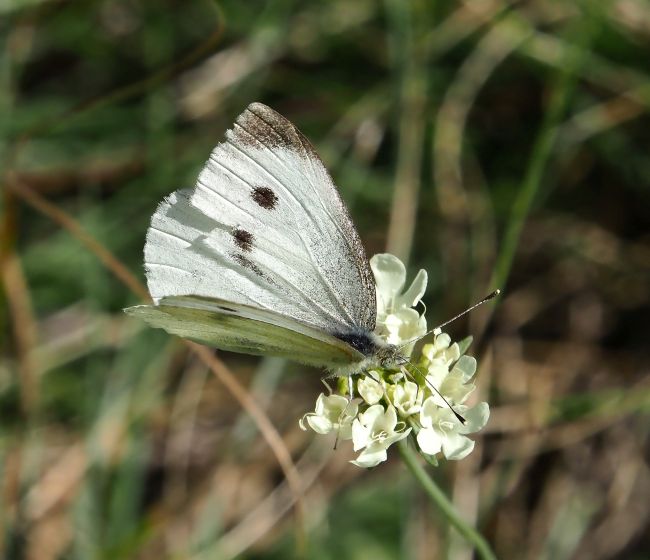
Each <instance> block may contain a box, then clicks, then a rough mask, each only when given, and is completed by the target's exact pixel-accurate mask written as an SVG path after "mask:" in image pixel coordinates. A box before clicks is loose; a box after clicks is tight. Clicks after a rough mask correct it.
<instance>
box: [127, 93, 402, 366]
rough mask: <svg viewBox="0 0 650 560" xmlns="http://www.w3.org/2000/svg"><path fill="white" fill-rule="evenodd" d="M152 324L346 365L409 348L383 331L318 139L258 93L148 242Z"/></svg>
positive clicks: (174, 198)
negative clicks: (385, 337) (317, 147)
mask: <svg viewBox="0 0 650 560" xmlns="http://www.w3.org/2000/svg"><path fill="white" fill-rule="evenodd" d="M144 256H145V269H146V274H147V283H148V286H149V292H150V293H151V296H152V298H153V300H154V305H139V306H135V307H130V308H128V309H126V312H127V313H129V314H130V315H134V316H137V317H140V318H141V319H144V320H145V321H146V322H148V323H149V324H150V325H152V326H154V327H159V328H163V329H165V330H166V331H167V332H169V333H173V334H176V335H179V336H182V337H185V338H189V339H192V340H195V341H197V342H201V343H204V344H208V345H211V346H215V347H217V348H221V349H224V350H232V351H235V352H244V353H247V354H264V355H269V356H281V357H286V358H290V359H293V360H295V361H298V362H302V363H306V364H311V365H316V366H324V367H326V368H328V369H330V370H332V371H333V372H336V373H338V374H340V375H343V374H349V373H351V372H355V371H361V370H362V369H364V368H366V367H369V366H372V365H384V366H385V365H389V364H393V363H396V362H399V361H402V360H403V356H402V355H401V353H400V351H399V348H398V347H396V346H394V345H390V344H388V343H386V342H385V341H384V340H383V339H382V338H380V337H379V336H378V335H377V334H375V333H374V330H375V326H376V320H377V302H376V294H375V283H374V279H373V275H372V272H371V270H370V266H369V263H368V259H367V257H366V254H365V252H364V249H363V246H362V244H361V241H360V239H359V235H358V234H357V232H356V230H355V228H354V225H353V224H352V222H351V220H350V216H349V214H348V212H347V209H346V207H345V205H344V203H343V201H342V200H341V198H340V196H339V194H338V192H337V190H336V187H335V186H334V183H333V182H332V179H331V178H330V176H329V174H328V172H327V170H326V169H325V166H324V165H323V162H322V161H321V160H320V158H319V157H318V155H317V154H316V152H315V151H314V148H313V147H312V145H311V144H310V143H309V141H308V140H307V139H306V138H305V137H304V136H303V135H302V134H301V133H300V131H299V130H298V129H297V128H296V127H295V126H294V125H293V124H291V123H290V122H289V121H288V120H286V119H285V118H284V117H282V116H281V115H279V114H278V113H276V112H275V111H273V110H272V109H270V108H269V107H267V106H265V105H262V104H261V103H253V104H251V105H249V107H248V108H247V109H246V110H245V111H244V112H243V113H242V114H241V115H239V117H238V118H237V120H236V121H235V124H234V126H233V128H232V129H231V130H229V131H228V132H227V133H226V141H225V142H223V143H222V144H219V145H218V146H217V147H216V148H215V149H214V151H213V152H212V154H211V156H210V159H209V160H208V162H207V164H206V165H205V167H204V168H203V170H202V171H201V173H200V175H199V178H198V181H197V184H196V186H195V187H194V189H193V190H180V191H176V192H174V193H172V194H171V195H170V196H169V197H167V198H166V199H165V200H164V201H163V202H162V203H161V204H160V205H159V206H158V209H157V210H156V212H155V213H154V215H153V217H152V219H151V226H150V227H149V231H148V232H147V240H146V244H145V248H144Z"/></svg>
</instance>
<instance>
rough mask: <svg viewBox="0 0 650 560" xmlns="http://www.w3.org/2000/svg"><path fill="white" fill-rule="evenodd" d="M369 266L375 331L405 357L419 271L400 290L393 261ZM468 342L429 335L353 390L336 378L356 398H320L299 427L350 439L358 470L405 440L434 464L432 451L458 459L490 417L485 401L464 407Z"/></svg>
mask: <svg viewBox="0 0 650 560" xmlns="http://www.w3.org/2000/svg"><path fill="white" fill-rule="evenodd" d="M370 266H371V268H372V271H373V274H374V276H375V281H376V284H377V329H376V332H377V334H378V335H379V336H381V337H382V338H383V339H384V340H386V341H387V342H388V343H390V344H395V345H398V346H399V345H403V344H406V346H405V347H404V348H403V349H402V350H403V351H404V354H405V355H410V354H411V352H412V349H413V342H412V341H413V340H414V339H417V338H419V337H421V336H423V335H424V334H425V333H426V332H427V324H426V320H425V318H424V314H420V313H418V311H417V310H416V309H415V307H416V306H417V305H418V304H419V303H420V300H421V298H422V296H423V295H424V291H425V289H426V284H427V274H426V271H424V270H420V272H419V273H418V274H417V276H416V277H415V280H414V281H413V282H412V284H411V285H410V287H409V288H408V289H406V290H404V286H405V282H406V269H405V267H404V265H403V264H402V262H401V261H400V260H399V259H397V258H396V257H394V256H393V255H389V254H382V255H375V256H374V257H373V258H372V259H371V260H370ZM470 342H471V338H468V339H465V340H464V341H462V342H461V343H456V342H454V343H452V341H451V339H450V337H449V335H447V334H445V333H443V332H439V331H436V332H434V340H433V342H432V343H430V344H425V345H424V347H423V348H422V352H421V355H420V356H419V357H418V358H416V359H413V358H411V361H410V362H409V363H408V364H406V365H399V366H395V367H394V368H373V369H370V370H368V371H364V372H360V374H359V375H355V376H354V378H355V381H353V383H354V386H353V387H348V386H347V383H348V381H347V379H340V381H339V389H340V390H341V392H342V393H343V394H347V395H350V394H353V395H358V397H357V398H354V399H350V398H349V397H346V396H342V395H338V394H331V395H329V396H327V395H325V394H321V395H320V396H319V397H318V400H317V401H316V408H315V410H314V412H310V413H308V414H305V415H304V416H303V418H302V419H301V421H300V427H301V428H302V429H303V430H306V429H307V428H308V427H309V428H311V429H312V430H314V431H315V432H317V433H319V434H328V433H330V432H334V433H335V434H336V436H337V438H338V439H340V440H352V444H353V446H354V450H355V451H357V452H359V455H358V456H357V458H356V460H354V461H352V463H353V464H355V465H357V466H359V467H374V466H376V465H378V464H379V463H381V462H382V461H385V460H386V458H387V449H388V447H389V446H390V445H392V444H393V443H395V442H397V441H400V440H402V439H404V438H406V437H408V436H409V435H412V436H414V437H415V440H416V441H417V445H418V447H419V448H420V450H421V452H422V453H424V454H425V455H428V456H431V457H433V458H434V460H435V457H436V456H437V455H439V454H440V453H442V455H443V456H444V457H445V458H446V459H452V460H457V459H462V458H464V457H466V456H467V455H468V454H469V453H470V452H471V451H472V449H473V448H474V442H473V441H472V440H471V439H469V438H468V437H467V434H471V433H474V432H477V431H478V430H480V429H481V428H483V426H485V424H486V423H487V420H488V417H489V413H490V411H489V407H488V404H487V403H485V402H482V403H479V404H477V405H476V406H474V407H472V408H469V407H468V406H466V404H465V402H466V401H467V398H468V397H469V395H470V393H471V392H472V391H473V390H474V388H475V386H474V385H473V383H472V378H473V377H474V373H475V372H476V360H475V359H474V358H472V357H470V356H466V355H464V352H465V350H466V349H467V347H468V346H469V344H470ZM458 415H460V416H461V417H462V418H463V420H464V422H462V421H461V420H460V419H459V418H458Z"/></svg>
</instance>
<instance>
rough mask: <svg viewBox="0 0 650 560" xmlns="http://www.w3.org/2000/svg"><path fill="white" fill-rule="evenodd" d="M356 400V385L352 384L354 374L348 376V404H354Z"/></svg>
mask: <svg viewBox="0 0 650 560" xmlns="http://www.w3.org/2000/svg"><path fill="white" fill-rule="evenodd" d="M353 398H354V385H353V382H352V374H351V373H350V374H348V403H351V402H352V399H353Z"/></svg>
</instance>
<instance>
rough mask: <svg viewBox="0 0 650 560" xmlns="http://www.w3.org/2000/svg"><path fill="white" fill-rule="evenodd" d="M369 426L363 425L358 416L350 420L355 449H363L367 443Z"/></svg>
mask: <svg viewBox="0 0 650 560" xmlns="http://www.w3.org/2000/svg"><path fill="white" fill-rule="evenodd" d="M369 436H370V428H368V427H366V426H364V425H363V424H362V423H361V422H360V421H359V419H358V418H355V419H354V422H352V445H353V447H354V450H355V451H359V449H363V448H364V447H365V446H366V445H368V443H369Z"/></svg>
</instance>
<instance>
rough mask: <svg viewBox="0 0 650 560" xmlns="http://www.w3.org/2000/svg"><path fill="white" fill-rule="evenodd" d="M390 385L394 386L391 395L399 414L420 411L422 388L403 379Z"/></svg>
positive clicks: (405, 414) (408, 414) (403, 414)
mask: <svg viewBox="0 0 650 560" xmlns="http://www.w3.org/2000/svg"><path fill="white" fill-rule="evenodd" d="M392 387H394V388H393V390H392V395H391V396H392V400H393V404H394V405H395V408H396V409H397V410H398V411H399V413H400V415H401V416H404V417H406V416H410V415H411V414H417V413H418V412H420V408H421V407H422V399H423V398H424V390H423V389H421V388H420V387H418V385H417V383H413V382H412V381H405V382H404V383H400V384H399V385H393V386H392Z"/></svg>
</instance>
